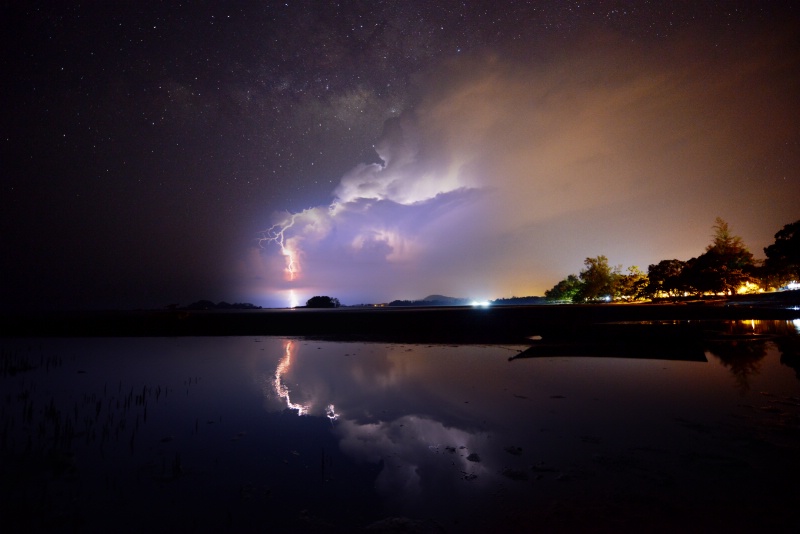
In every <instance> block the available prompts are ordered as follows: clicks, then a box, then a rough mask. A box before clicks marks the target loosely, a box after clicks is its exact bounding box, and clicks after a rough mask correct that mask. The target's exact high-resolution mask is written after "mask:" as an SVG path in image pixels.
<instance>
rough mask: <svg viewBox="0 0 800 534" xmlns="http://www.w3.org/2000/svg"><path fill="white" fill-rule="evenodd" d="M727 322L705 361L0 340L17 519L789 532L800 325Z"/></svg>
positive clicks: (191, 525) (74, 525) (6, 447)
mask: <svg viewBox="0 0 800 534" xmlns="http://www.w3.org/2000/svg"><path fill="white" fill-rule="evenodd" d="M708 326H709V328H708V329H707V333H706V335H705V336H704V339H703V341H702V342H701V345H700V346H698V350H699V351H700V355H701V357H700V359H699V361H673V360H664V359H659V360H656V359H647V358H646V357H640V358H635V359H632V358H613V357H612V358H599V357H594V358H592V357H581V356H558V357H538V358H524V359H514V360H513V361H510V360H509V358H510V357H512V356H515V355H517V354H518V353H520V352H521V351H522V350H523V349H525V348H526V347H522V346H442V345H396V344H371V343H341V342H325V341H313V340H306V339H287V338H273V337H263V338H258V337H215V338H135V339H132V338H125V339H120V338H92V339H17V340H8V339H7V340H3V341H2V344H0V346H2V351H3V352H2V355H3V374H2V376H0V392H2V397H0V460H1V461H2V463H0V474H1V475H2V486H1V487H2V492H3V493H2V495H0V497H2V504H0V514H2V517H3V519H2V522H3V524H4V525H5V526H4V528H3V530H4V531H7V530H6V528H8V527H10V530H11V531H42V530H51V531H67V530H69V531H78V532H104V531H109V530H113V531H130V532H144V531H147V532H154V531H159V532H176V531H182V532H191V531H196V532H214V531H220V532H222V531H260V532H274V531H312V532H313V531H319V532H327V531H342V532H346V531H358V530H361V529H368V531H378V532H483V531H493V530H497V529H498V528H502V529H504V530H505V531H531V530H540V531H586V530H603V531H615V532H616V531H641V530H642V529H647V530H649V531H653V530H656V531H679V530H680V531H684V532H685V531H693V530H697V531H703V530H708V529H712V528H728V529H732V530H735V531H756V530H763V529H765V528H766V529H768V530H771V531H794V529H795V528H796V527H798V526H800V521H799V519H798V517H799V516H798V510H800V507H798V504H800V500H799V499H798V497H797V494H798V492H797V491H794V490H785V489H783V488H784V486H785V485H786V484H790V485H792V487H795V486H796V482H797V475H798V474H800V460H798V458H800V456H798V454H799V453H800V382H798V373H799V372H800V357H799V356H798V346H799V344H798V339H800V322H794V323H793V322H786V321H781V322H749V321H748V322H736V323H725V324H714V325H708ZM646 352H647V346H645V345H643V346H642V354H641V356H646ZM576 354H579V351H576ZM703 356H705V358H703Z"/></svg>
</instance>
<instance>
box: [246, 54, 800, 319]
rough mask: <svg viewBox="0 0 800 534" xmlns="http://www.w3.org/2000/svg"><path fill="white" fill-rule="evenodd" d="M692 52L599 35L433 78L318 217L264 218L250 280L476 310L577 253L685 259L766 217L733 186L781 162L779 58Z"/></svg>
mask: <svg viewBox="0 0 800 534" xmlns="http://www.w3.org/2000/svg"><path fill="white" fill-rule="evenodd" d="M760 46H762V45H760ZM763 46H765V45H763ZM772 46H778V44H773V45H772ZM697 50H698V48H697V46H692V44H691V43H689V44H686V46H684V47H680V46H675V47H673V48H671V49H669V50H666V51H662V52H663V53H661V54H653V53H650V54H645V53H643V52H638V51H636V50H633V49H631V47H629V46H625V44H624V43H621V42H618V41H614V40H613V39H606V40H602V39H601V40H599V41H598V42H597V43H596V44H593V46H590V47H589V46H584V47H580V46H577V47H575V48H574V49H573V50H570V51H561V52H558V53H553V54H552V57H548V58H540V59H539V60H537V61H531V60H528V59H526V60H524V61H521V60H510V59H501V58H497V57H483V58H465V59H459V60H457V61H454V62H453V63H451V64H449V65H443V66H442V67H441V68H440V69H438V70H436V71H435V72H432V73H430V74H429V75H428V78H427V79H425V80H424V81H423V82H422V84H421V86H422V88H423V90H422V94H423V97H422V98H421V100H420V102H419V103H418V104H417V106H416V107H415V108H414V110H413V111H409V112H406V113H404V114H403V115H402V116H400V117H396V118H393V119H390V120H389V121H387V123H386V125H385V129H384V132H383V135H382V136H381V138H380V139H379V141H378V143H377V144H376V147H375V150H376V152H377V155H378V156H379V157H380V159H381V160H382V163H376V164H361V165H357V166H356V167H355V168H353V169H352V170H351V171H350V172H349V173H347V174H346V175H345V176H343V177H342V178H341V180H340V182H339V183H338V185H337V187H336V188H335V190H334V191H333V192H332V195H333V201H332V203H331V204H330V205H329V206H320V207H314V208H310V209H307V210H305V211H302V212H300V213H295V214H288V213H282V214H278V215H276V218H275V220H274V222H275V223H276V225H275V226H273V227H272V228H271V229H270V230H268V231H267V232H265V233H264V235H263V237H264V239H262V241H261V243H260V245H261V248H260V249H259V251H258V257H257V258H256V259H255V260H254V262H253V263H255V264H258V269H261V271H260V272H259V273H258V275H257V276H258V277H259V278H260V280H262V281H264V280H266V281H267V282H266V283H267V285H268V286H269V289H270V290H271V291H275V292H280V291H284V292H285V291H288V290H290V289H295V290H297V291H298V292H305V293H307V295H304V297H305V298H308V297H310V296H312V294H317V292H324V293H322V294H331V295H335V296H337V297H339V298H340V300H342V301H343V302H346V303H358V302H380V301H386V300H391V299H395V298H422V297H424V296H426V295H427V294H431V293H443V294H450V295H453V296H459V297H471V298H487V297H498V296H511V294H517V295H523V294H542V292H543V291H544V290H545V289H547V288H549V287H551V286H552V285H553V284H554V283H555V282H556V281H558V280H559V279H561V278H562V277H563V276H565V275H566V274H568V273H570V272H575V271H576V270H578V269H579V268H580V266H581V265H582V262H583V259H584V258H586V257H587V256H594V255H597V254H604V255H606V256H608V257H609V258H610V259H611V260H612V261H613V262H614V263H623V264H625V265H632V264H639V265H640V266H642V267H643V268H646V266H647V264H648V262H650V263H654V262H657V261H660V260H661V259H664V258H671V257H676V258H682V259H688V258H689V257H691V256H693V255H696V254H697V253H698V252H701V251H702V250H703V248H704V246H705V244H706V242H707V235H706V234H707V232H702V231H699V232H698V230H697V228H703V227H708V226H710V224H711V223H712V222H713V217H714V216H715V215H717V214H721V215H723V216H728V217H729V218H731V219H732V220H735V219H736V216H735V214H736V213H741V209H740V207H741V206H742V205H747V206H748V209H750V210H751V211H752V210H753V209H755V207H758V206H762V205H765V206H769V205H770V202H769V196H770V195H772V194H774V191H772V192H771V190H769V189H768V188H764V187H763V186H762V181H759V180H755V179H750V180H748V179H746V178H747V177H746V176H745V174H747V173H751V171H752V169H753V168H754V166H753V165H754V163H753V162H758V161H782V160H781V159H780V157H779V154H773V152H775V151H776V150H779V148H780V146H782V143H783V144H785V143H784V142H783V141H781V140H782V139H790V138H792V132H793V128H794V126H793V122H792V121H791V120H789V119H787V117H793V116H794V117H796V116H797V111H796V110H793V108H791V107H790V105H789V104H790V103H791V102H793V101H794V100H795V97H794V96H793V92H792V88H791V87H790V84H788V83H786V82H784V81H782V80H783V79H784V78H785V76H783V75H782V72H783V71H782V69H783V68H784V66H782V65H781V64H780V61H779V58H780V55H779V54H774V55H771V56H770V55H768V54H754V53H751V51H749V49H748V48H747V47H746V46H743V47H742V48H741V49H739V50H731V52H730V54H728V55H724V54H718V55H716V56H714V55H704V54H698V53H697ZM763 58H767V59H763ZM742 87H747V88H748V90H747V92H743V91H742V90H741V88H742ZM765 98H770V99H771V100H770V101H771V102H773V103H774V102H778V104H777V105H772V106H770V107H764V106H759V105H758V103H759V102H760V101H762V100H763V99H765ZM783 102H785V103H786V105H783ZM754 109H759V110H761V111H760V112H759V113H755V112H754ZM730 183H736V184H737V188H736V189H735V190H733V191H731V190H728V191H727V192H726V194H725V195H720V194H718V192H719V191H720V190H721V188H726V187H728V184H730ZM781 198H782V197H781ZM772 204H774V202H773V203H772ZM759 209H760V208H759ZM781 209H783V208H781ZM788 209H789V208H788V207H786V208H785V210H788ZM734 210H737V211H734ZM785 210H784V211H785ZM748 213H750V212H748ZM773 217H774V214H773ZM785 217H788V215H786V216H785ZM781 220H782V219H781ZM787 220H789V219H788V218H787ZM780 224H783V223H782V222H781V223H780ZM773 225H774V224H773ZM776 227H779V225H778V226H776ZM770 228H772V226H770ZM767 232H773V233H774V229H773V230H769V229H768V230H767ZM685 235H690V236H692V237H691V238H688V239H687V238H685V237H678V236H685ZM768 235H771V234H767V236H768ZM745 237H747V236H745ZM281 273H283V276H281ZM301 300H302V299H301Z"/></svg>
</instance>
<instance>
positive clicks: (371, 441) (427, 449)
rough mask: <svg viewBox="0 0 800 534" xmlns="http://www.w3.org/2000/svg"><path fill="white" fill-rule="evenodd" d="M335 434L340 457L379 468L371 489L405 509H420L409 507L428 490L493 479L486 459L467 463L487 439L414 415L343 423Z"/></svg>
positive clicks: (493, 473)
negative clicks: (404, 504) (398, 501)
mask: <svg viewBox="0 0 800 534" xmlns="http://www.w3.org/2000/svg"><path fill="white" fill-rule="evenodd" d="M334 432H335V434H336V435H337V437H338V438H339V439H340V448H341V450H342V452H344V453H345V454H347V455H348V456H351V457H352V458H354V459H356V460H357V461H363V462H371V463H380V462H383V468H382V469H381V472H380V474H379V475H378V478H377V480H376V481H375V488H376V489H377V490H378V491H379V492H380V493H381V494H383V495H385V496H387V497H390V498H391V497H392V496H395V497H397V498H398V499H402V500H403V501H406V502H408V504H419V503H413V502H409V501H414V500H415V499H416V498H419V497H420V496H422V495H424V490H425V489H426V488H428V487H430V486H433V485H436V486H437V487H442V486H443V485H444V486H450V485H452V484H453V483H454V482H456V483H458V482H463V483H464V484H467V482H464V481H465V480H467V479H473V478H475V477H478V479H479V480H480V483H486V482H487V477H489V478H490V479H494V478H496V476H495V475H496V472H497V471H498V469H496V466H494V467H492V466H491V465H487V462H486V460H487V459H488V458H486V457H484V456H481V458H483V460H482V461H480V462H473V461H469V460H467V456H468V455H469V454H470V452H474V451H475V450H479V449H484V450H485V449H486V448H487V444H486V442H485V438H486V437H485V436H482V435H478V434H472V433H469V432H466V431H464V430H461V429H458V428H451V427H446V426H445V425H443V424H442V423H440V422H438V421H434V420H432V419H428V418H424V417H419V416H416V415H406V416H403V417H400V418H398V419H395V420H394V421H379V422H376V423H367V424H359V423H357V422H355V421H352V420H347V419H344V420H340V421H339V423H337V425H336V430H335V431H334ZM488 463H489V464H491V463H493V462H491V460H490V461H489V462H488ZM448 480H449V481H450V482H449V483H448ZM478 483H479V482H477V481H475V482H470V483H469V485H472V486H474V485H475V484H478Z"/></svg>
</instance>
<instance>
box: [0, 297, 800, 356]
mask: <svg viewBox="0 0 800 534" xmlns="http://www.w3.org/2000/svg"><path fill="white" fill-rule="evenodd" d="M798 318H800V291H787V292H782V293H770V294H764V295H757V296H747V297H733V298H730V299H716V300H707V301H693V302H685V303H667V304H621V305H617V304H599V305H546V306H498V307H493V308H471V307H442V308H338V309H329V310H319V309H294V310H288V309H287V310H245V311H185V310H177V311H167V310H156V311H105V312H40V313H19V314H14V313H5V314H3V315H2V316H0V336H4V337H52V336H59V337H95V336H104V337H117V336H120V337H122V336H124V337H138V336H241V335H278V336H306V337H316V338H322V339H337V340H351V341H394V342H417V343H526V342H527V341H528V340H529V339H530V338H531V337H532V336H541V337H542V338H543V339H544V340H546V341H551V340H553V341H556V340H569V339H572V338H574V337H575V336H581V337H587V336H593V335H595V336H608V335H612V336H613V335H616V331H617V330H618V329H619V328H622V327H624V328H625V329H626V332H625V335H626V336H627V337H630V336H634V337H635V336H636V335H637V332H638V330H637V328H636V327H635V325H632V324H631V323H637V324H639V325H647V324H648V323H650V324H653V323H669V322H673V323H674V322H682V323H687V322H690V323H691V322H702V321H719V320H737V319H739V320H745V319H746V320H751V319H753V320H758V319H780V320H791V319H798ZM642 331H643V332H645V329H642ZM692 331H693V329H692V328H689V329H688V330H686V332H687V333H689V332H692ZM682 332H683V331H682ZM652 334H653V331H652V329H646V335H647V336H648V337H650V336H652ZM642 335H645V334H644V333H643V334H642ZM670 335H672V333H670Z"/></svg>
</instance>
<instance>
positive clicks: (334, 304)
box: [306, 295, 340, 308]
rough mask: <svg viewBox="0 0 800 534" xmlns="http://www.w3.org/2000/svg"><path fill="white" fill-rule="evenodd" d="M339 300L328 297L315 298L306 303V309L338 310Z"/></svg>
mask: <svg viewBox="0 0 800 534" xmlns="http://www.w3.org/2000/svg"><path fill="white" fill-rule="evenodd" d="M339 306H340V304H339V299H337V298H331V297H328V296H322V297H321V296H319V295H318V296H315V297H311V298H310V299H308V300H307V301H306V308H338V307H339Z"/></svg>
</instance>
